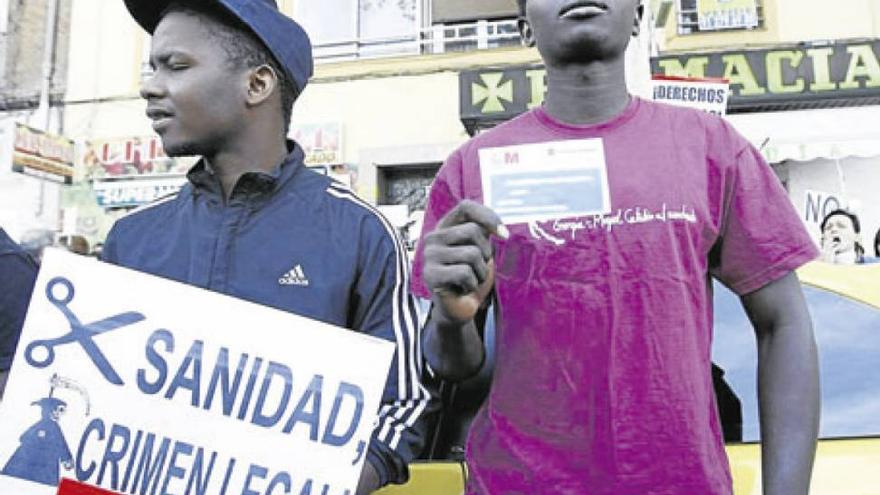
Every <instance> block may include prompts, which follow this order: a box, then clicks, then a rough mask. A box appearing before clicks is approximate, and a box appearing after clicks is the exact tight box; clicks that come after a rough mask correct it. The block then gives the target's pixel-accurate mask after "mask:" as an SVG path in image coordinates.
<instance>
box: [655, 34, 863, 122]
mask: <svg viewBox="0 0 880 495" xmlns="http://www.w3.org/2000/svg"><path fill="white" fill-rule="evenodd" d="M651 70H652V73H653V74H660V75H663V76H675V77H696V78H720V79H726V80H727V81H728V82H729V84H730V105H729V107H728V110H729V111H731V112H742V111H770V110H784V109H789V110H790V109H792V108H816V107H834V106H851V105H853V104H877V103H880V39H870V40H841V41H835V42H821V43H820V42H816V43H809V42H805V43H802V44H797V45H779V46H776V47H773V48H765V49H761V50H734V51H723V52H700V53H690V54H688V53H684V54H676V55H664V56H661V57H654V58H652V59H651Z"/></svg>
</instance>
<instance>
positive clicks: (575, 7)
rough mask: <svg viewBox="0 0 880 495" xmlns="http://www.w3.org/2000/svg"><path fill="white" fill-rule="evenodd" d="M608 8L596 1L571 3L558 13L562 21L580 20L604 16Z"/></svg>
mask: <svg viewBox="0 0 880 495" xmlns="http://www.w3.org/2000/svg"><path fill="white" fill-rule="evenodd" d="M606 10H608V6H607V5H605V4H604V3H601V2H596V1H580V2H572V3H570V4H568V5H566V6H565V7H563V8H562V9H561V10H560V11H559V17H561V18H563V19H582V18H586V17H594V16H597V15H600V14H604V13H605V11H606Z"/></svg>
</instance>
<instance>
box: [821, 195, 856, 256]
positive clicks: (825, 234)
mask: <svg viewBox="0 0 880 495" xmlns="http://www.w3.org/2000/svg"><path fill="white" fill-rule="evenodd" d="M819 231H820V232H822V241H821V243H820V244H821V248H822V260H823V261H826V262H828V263H836V264H839V265H860V264H862V263H864V262H865V248H864V247H863V246H862V242H861V232H862V226H861V223H860V222H859V217H858V215H856V214H855V213H852V212H850V211H847V210H843V209H837V210H833V211H830V212H828V214H827V215H825V218H823V219H822V223H821V224H820V225H819Z"/></svg>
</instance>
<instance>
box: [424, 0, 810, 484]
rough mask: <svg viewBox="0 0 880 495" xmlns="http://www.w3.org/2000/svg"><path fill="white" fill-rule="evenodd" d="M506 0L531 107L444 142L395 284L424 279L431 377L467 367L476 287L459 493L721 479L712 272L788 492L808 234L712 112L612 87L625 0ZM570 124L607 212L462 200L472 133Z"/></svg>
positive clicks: (806, 385)
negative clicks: (753, 373)
mask: <svg viewBox="0 0 880 495" xmlns="http://www.w3.org/2000/svg"><path fill="white" fill-rule="evenodd" d="M520 6H521V8H522V10H523V17H522V19H521V21H520V27H521V31H522V35H523V38H524V40H525V41H526V42H528V43H529V44H534V45H537V48H538V50H539V51H540V53H541V55H542V58H543V59H544V62H545V64H546V67H547V85H548V89H547V95H546V100H545V103H544V106H543V107H540V108H536V109H534V110H532V111H530V112H527V113H525V114H523V115H521V116H519V117H517V118H515V119H513V120H512V121H510V122H507V123H505V124H502V125H500V126H498V127H497V128H495V129H493V130H491V131H488V132H485V133H483V134H481V135H480V136H478V137H476V138H474V139H472V140H471V141H469V142H467V143H465V144H464V145H463V146H462V147H460V148H459V149H458V150H457V151H455V152H454V153H453V154H452V155H451V156H450V157H449V159H448V160H447V161H446V163H445V164H444V166H443V168H442V169H441V170H440V172H439V174H438V176H437V178H436V180H435V182H434V185H433V186H432V191H431V195H430V199H429V202H428V209H427V212H426V215H425V220H424V230H423V232H424V234H423V237H422V241H421V242H420V243H419V248H418V251H417V254H416V260H415V265H414V283H413V290H414V291H415V292H416V293H417V294H419V295H421V296H423V297H430V298H432V300H433V306H432V311H431V316H430V318H429V320H428V323H427V325H426V328H425V341H424V349H425V351H424V352H425V355H426V357H427V359H428V362H429V364H430V365H431V367H432V369H433V370H434V371H435V372H436V373H437V374H438V375H439V376H441V377H443V378H446V379H449V380H459V379H462V378H465V377H467V376H469V375H471V374H473V373H474V372H476V371H477V370H478V368H479V367H480V364H481V362H482V360H483V359H484V356H485V352H484V349H483V345H482V342H481V339H480V333H479V330H478V329H477V328H476V325H475V323H474V321H475V316H477V313H478V312H479V311H485V306H486V304H487V301H488V299H490V298H494V299H495V301H496V311H497V313H496V320H497V327H496V339H497V344H496V364H495V374H494V378H493V384H492V389H491V391H490V394H489V397H488V399H487V400H486V403H485V404H484V405H483V407H482V409H481V410H480V412H479V413H478V415H477V417H476V418H475V420H474V422H473V424H472V426H471V430H470V435H469V439H468V444H467V462H468V466H469V468H470V479H469V481H468V488H467V490H468V494H493V495H494V494H499V495H514V494H529V495H533V494H608V495H612V494H613V495H627V494H632V495H636V494H638V495H644V494H688V495H691V494H699V495H729V494H730V493H732V488H731V477H730V472H729V467H728V463H727V458H726V455H725V452H724V446H723V443H722V439H721V428H720V425H719V420H718V412H717V409H716V406H715V399H714V395H713V390H712V377H711V372H710V370H711V363H710V348H711V341H712V285H711V278H712V277H714V278H716V279H718V280H720V281H721V282H722V283H724V284H725V285H727V286H728V287H730V288H731V289H732V290H733V291H735V292H736V293H737V294H739V295H740V297H741V299H742V303H743V306H744V307H745V309H746V311H747V312H748V314H749V316H750V318H751V320H752V322H753V324H754V326H755V332H756V335H757V341H758V349H759V351H758V359H759V367H758V369H759V372H758V377H759V382H760V396H759V403H760V409H761V422H762V436H763V445H762V454H763V455H762V462H763V473H764V479H763V485H764V493H765V494H767V495H772V494H780V493H786V494H805V493H807V490H808V485H809V479H810V472H811V468H812V462H813V457H814V452H815V442H816V435H817V430H818V415H819V413H818V410H819V405H818V404H819V399H818V365H817V357H816V348H815V343H814V339H813V334H812V328H811V323H810V319H809V315H808V313H807V309H806V306H805V303H804V299H803V295H802V293H801V289H800V285H799V282H798V280H797V277H796V275H795V274H794V273H793V270H794V269H795V268H797V267H798V266H800V265H801V264H803V263H805V262H807V261H809V260H811V259H813V258H815V257H816V256H817V255H818V252H817V250H816V248H815V247H814V246H813V244H812V242H811V241H810V239H809V237H808V236H807V234H806V232H805V230H804V228H803V225H802V224H801V222H800V220H799V219H798V217H797V216H796V214H795V212H794V209H793V207H792V205H791V203H790V202H789V200H788V198H787V195H786V194H785V191H784V190H783V188H782V187H781V185H780V183H779V181H778V179H777V178H776V177H775V176H774V174H773V172H772V171H771V170H770V168H769V167H768V166H767V164H766V163H765V162H764V160H763V159H762V158H761V155H760V154H759V153H758V152H757V151H756V150H755V149H754V148H753V147H752V146H751V145H750V144H749V143H748V142H747V141H746V140H745V139H743V138H742V137H741V136H740V135H739V134H738V133H737V132H736V131H735V130H733V129H732V128H731V127H730V126H729V125H728V124H727V123H726V122H725V121H724V120H722V119H720V118H717V117H714V116H711V115H708V114H703V113H700V112H696V111H692V110H685V109H680V108H675V107H671V106H666V105H662V104H657V103H652V102H647V101H643V100H640V99H638V98H633V97H631V96H630V95H629V94H628V93H627V91H626V85H625V77H624V56H623V54H624V51H625V48H626V45H627V43H628V40H629V37H630V35H631V34H636V33H637V32H638V23H639V19H640V17H641V12H642V7H641V6H640V5H639V2H638V0H617V1H607V2H597V3H584V2H574V1H571V0H528V1H527V2H525V1H521V2H520ZM583 139H598V140H601V143H602V148H603V150H604V170H605V173H606V174H607V184H608V198H609V205H610V208H609V209H610V211H608V212H605V213H601V214H589V215H585V216H574V217H567V218H558V219H552V220H548V221H532V222H527V223H512V224H510V225H507V226H505V225H503V224H502V223H501V220H500V218H499V217H498V215H496V213H495V212H494V211H492V210H491V209H489V208H488V207H486V206H484V205H483V204H482V202H483V199H484V192H483V189H482V183H481V168H480V150H487V149H490V148H498V147H506V146H512V145H524V144H529V143H549V142H558V141H567V140H583ZM476 319H477V320H481V318H476Z"/></svg>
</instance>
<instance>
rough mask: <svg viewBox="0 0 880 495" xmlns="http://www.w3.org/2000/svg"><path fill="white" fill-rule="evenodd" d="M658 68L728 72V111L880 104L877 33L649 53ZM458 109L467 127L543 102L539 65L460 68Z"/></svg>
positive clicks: (673, 72) (688, 73)
mask: <svg viewBox="0 0 880 495" xmlns="http://www.w3.org/2000/svg"><path fill="white" fill-rule="evenodd" d="M651 69H652V72H653V73H654V74H659V75H666V76H684V77H699V78H706V77H710V78H724V79H727V80H728V81H729V82H730V90H731V92H730V99H729V103H728V111H729V112H756V111H768V110H777V109H783V108H786V109H787V108H815V107H832V106H842V105H847V106H849V105H869V104H880V40H848V41H837V42H833V43H830V42H829V43H812V44H798V45H790V46H788V45H787V46H776V47H773V48H769V49H761V50H737V51H725V52H705V53H696V54H695V53H691V54H678V55H668V56H661V57H655V58H652V59H651ZM459 89H460V93H459V94H460V113H461V119H462V122H464V124H465V126H466V127H467V128H468V130H473V129H474V128H476V127H481V126H488V125H491V124H493V123H497V122H501V121H504V120H507V119H509V118H511V117H514V116H516V115H519V114H520V113H522V112H525V111H526V110H528V109H530V108H534V107H535V106H537V105H540V104H541V102H542V101H543V100H544V93H545V92H546V90H547V84H546V77H545V71H544V68H543V67H541V66H528V67H505V68H495V69H492V68H487V69H479V70H473V71H464V72H462V73H460V74H459Z"/></svg>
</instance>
